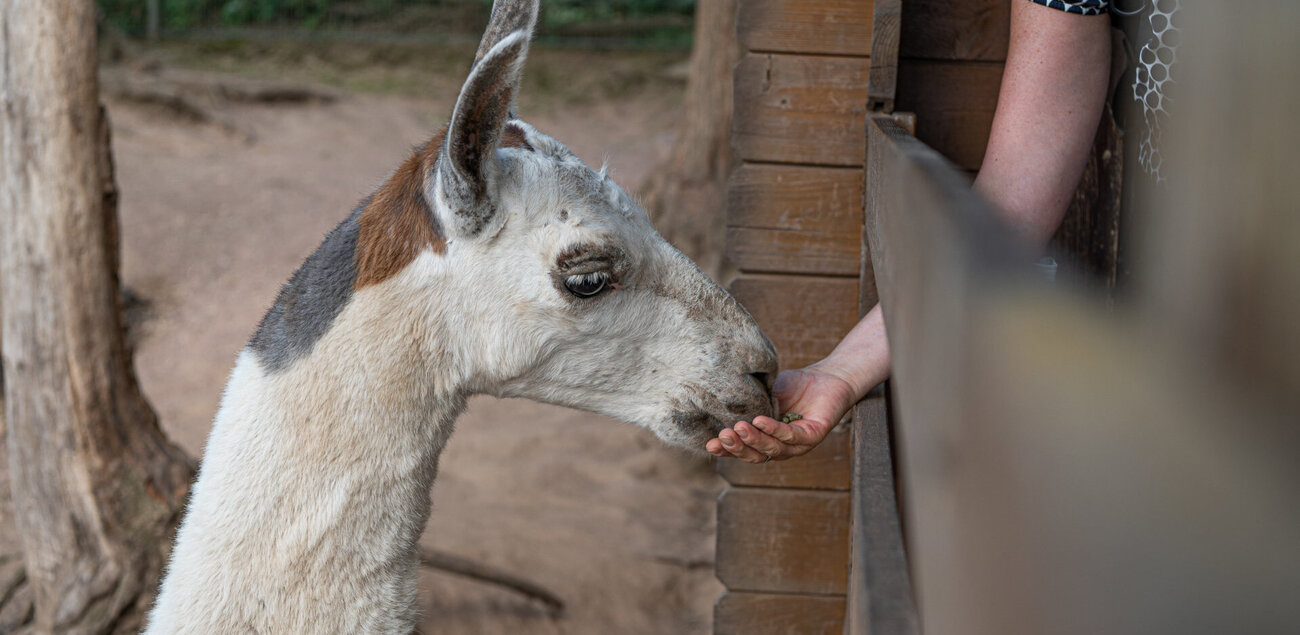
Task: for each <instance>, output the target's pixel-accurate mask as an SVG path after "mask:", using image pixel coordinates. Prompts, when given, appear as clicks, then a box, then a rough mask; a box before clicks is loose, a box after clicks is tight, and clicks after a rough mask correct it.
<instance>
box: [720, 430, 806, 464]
mask: <svg viewBox="0 0 1300 635" xmlns="http://www.w3.org/2000/svg"><path fill="white" fill-rule="evenodd" d="M732 429H733V430H735V431H736V435H737V436H739V437H740V440H741V441H743V442H744V443H745V445H747V446H749V447H751V448H754V449H755V450H758V452H759V454H762V455H763V456H770V457H772V458H774V459H781V458H788V457H789V456H793V455H794V453H791V452H787V450H788V448H786V446H785V445H784V444H782V443H781V442H780V441H778V440H777V439H774V438H772V437H771V436H768V435H767V434H766V433H764V432H763V431H761V430H759V429H758V428H755V427H754V426H753V425H752V424H749V423H746V422H744V421H740V422H738V423H736V425H735V426H733V427H732Z"/></svg>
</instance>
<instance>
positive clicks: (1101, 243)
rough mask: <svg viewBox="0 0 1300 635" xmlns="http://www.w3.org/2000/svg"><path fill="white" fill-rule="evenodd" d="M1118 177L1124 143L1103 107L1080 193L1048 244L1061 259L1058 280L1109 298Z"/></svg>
mask: <svg viewBox="0 0 1300 635" xmlns="http://www.w3.org/2000/svg"><path fill="white" fill-rule="evenodd" d="M1123 171H1124V137H1123V135H1122V134H1121V132H1120V130H1119V127H1118V126H1117V125H1116V123H1115V117H1114V116H1113V115H1112V113H1111V110H1110V106H1109V105H1108V106H1106V109H1105V111H1104V112H1103V113H1102V116H1101V125H1100V126H1098V128H1097V135H1096V137H1095V138H1094V139H1093V144H1092V153H1091V154H1090V155H1089V156H1088V162H1087V163H1086V164H1085V166H1084V170H1083V178H1082V179H1080V180H1079V188H1078V189H1077V190H1075V192H1074V200H1073V201H1071V202H1070V209H1069V210H1068V211H1067V212H1066V214H1065V218H1064V219H1062V221H1061V226H1060V227H1059V228H1058V229H1057V230H1056V234H1055V235H1054V236H1052V243H1051V251H1052V253H1054V254H1056V255H1057V256H1064V258H1062V259H1061V262H1060V267H1061V277H1062V278H1063V279H1064V278H1067V277H1068V278H1069V279H1071V280H1086V281H1089V282H1093V283H1094V285H1093V286H1098V287H1100V288H1101V289H1103V290H1104V291H1105V292H1107V294H1108V295H1109V293H1110V292H1113V291H1114V289H1115V285H1116V283H1117V282H1118V279H1119V244H1120V240H1119V233H1120V222H1119V221H1120V205H1121V203H1122V199H1123V190H1122V185H1123Z"/></svg>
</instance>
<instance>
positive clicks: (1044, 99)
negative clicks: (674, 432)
mask: <svg viewBox="0 0 1300 635" xmlns="http://www.w3.org/2000/svg"><path fill="white" fill-rule="evenodd" d="M1109 62H1110V19H1109V18H1108V17H1107V16H1105V15H1099V16H1079V15H1074V14H1068V13H1065V12H1064V11H1058V10H1056V9H1049V8H1047V7H1044V6H1041V5H1038V4H1034V3H1031V2H1028V1H1025V0H1017V1H1016V2H1015V3H1014V4H1013V5H1012V7H1011V45H1010V50H1009V51H1008V52H1007V64H1006V69H1005V70H1004V71H1003V76H1002V88H1001V92H1000V93H999V95H998V108H997V113H996V114H995V115H994V118H993V129H992V131H991V133H990V135H989V145H988V150H987V152H986V153H985V156H984V164H983V167H982V168H981V169H980V173H979V177H978V178H976V180H975V186H974V187H975V190H976V191H978V192H979V193H981V194H983V195H984V197H985V198H986V199H987V200H988V201H989V202H991V203H993V206H994V209H996V210H997V211H998V212H999V213H1000V214H1001V215H1002V217H1003V218H1004V219H1005V220H1006V221H1007V222H1008V223H1009V224H1010V225H1011V227H1012V228H1013V229H1014V230H1015V231H1017V232H1018V233H1019V234H1020V235H1021V236H1023V237H1024V239H1025V240H1026V241H1028V242H1029V243H1030V244H1031V245H1033V246H1035V247H1036V248H1038V249H1040V250H1041V249H1042V248H1043V247H1044V246H1045V245H1046V244H1047V241H1048V240H1050V239H1051V237H1052V234H1053V233H1054V232H1055V231H1056V228H1057V226H1058V225H1060V223H1061V218H1062V217H1063V216H1064V215H1065V211H1066V209H1067V208H1068V205H1069V201H1070V197H1071V195H1072V194H1073V193H1074V190H1075V188H1076V187H1077V185H1078V183H1079V178H1080V177H1081V176H1082V173H1083V165H1084V160H1085V159H1086V158H1087V155H1088V149H1089V147H1090V146H1091V144H1092V139H1093V136H1094V135H1095V134H1096V131H1097V122H1098V121H1099V120H1100V118H1101V110H1102V105H1103V103H1104V100H1105V97H1106V83H1107V79H1108V77H1109V73H1110V63H1109ZM889 365H890V362H889V344H888V341H887V339H886V337H885V322H884V319H883V316H882V314H881V311H880V305H876V306H875V307H873V308H872V309H871V311H869V312H868V313H867V315H866V316H865V317H863V318H862V320H861V321H860V322H858V324H857V326H854V327H853V330H851V331H849V333H848V335H846V336H845V337H844V339H843V340H842V341H841V342H840V343H839V345H838V346H836V347H835V350H834V351H832V352H831V354H830V355H828V356H826V358H825V359H823V360H821V361H819V362H817V363H815V364H812V365H810V366H807V367H805V368H800V369H797V370H787V371H784V372H782V373H781V375H780V376H779V377H777V380H776V385H775V387H774V389H773V392H774V393H775V394H776V398H777V402H778V404H779V406H780V411H781V412H783V413H784V412H795V413H798V414H800V415H803V418H802V419H800V420H798V421H793V422H791V423H782V422H780V421H778V420H776V419H771V418H768V417H757V418H755V419H754V421H753V422H752V423H750V422H746V421H740V422H737V423H736V424H735V425H734V426H732V427H731V428H728V429H725V430H723V431H722V432H720V433H719V434H718V436H717V437H716V438H714V439H710V440H709V441H708V443H706V444H705V449H706V450H708V452H709V453H710V454H713V455H714V456H717V457H733V458H737V459H740V460H742V461H748V462H750V463H764V462H767V461H768V460H776V461H783V460H785V459H789V458H793V457H796V456H800V455H802V454H806V453H807V452H808V451H809V450H812V449H813V448H814V447H816V446H817V444H818V443H821V441H822V439H824V438H826V434H827V433H828V432H830V430H831V428H833V427H835V424H836V423H838V422H839V421H840V419H842V418H843V417H844V415H845V414H846V413H848V411H849V408H851V407H853V404H855V403H857V402H858V400H860V399H862V397H863V396H864V395H866V394H867V391H869V390H871V388H873V387H875V386H876V385H877V384H879V383H880V382H882V381H884V380H885V379H886V378H887V377H888V376H889Z"/></svg>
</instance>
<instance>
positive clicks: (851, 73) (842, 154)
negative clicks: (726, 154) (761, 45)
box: [731, 53, 867, 167]
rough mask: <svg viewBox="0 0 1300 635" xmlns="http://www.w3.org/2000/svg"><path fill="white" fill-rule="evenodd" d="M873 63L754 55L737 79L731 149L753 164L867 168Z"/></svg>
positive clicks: (742, 64)
mask: <svg viewBox="0 0 1300 635" xmlns="http://www.w3.org/2000/svg"><path fill="white" fill-rule="evenodd" d="M866 101H867V60H865V59H863V58H849V57H826V56H806V55H779V54H772V53H750V54H747V55H745V56H744V57H743V58H741V60H740V64H738V65H737V66H736V73H735V104H736V105H735V116H734V117H732V126H731V141H732V145H733V146H734V147H735V149H736V152H737V154H738V155H739V156H740V158H742V159H745V160H748V161H763V162H776V163H804V164H809V165H844V166H855V167H861V165H862V159H863V151H862V130H863V123H862V121H863V117H864V116H865V115H866Z"/></svg>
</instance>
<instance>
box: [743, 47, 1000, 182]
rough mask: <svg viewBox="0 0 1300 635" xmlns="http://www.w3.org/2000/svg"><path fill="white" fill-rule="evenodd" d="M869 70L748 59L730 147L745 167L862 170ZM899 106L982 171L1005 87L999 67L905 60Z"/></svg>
mask: <svg viewBox="0 0 1300 635" xmlns="http://www.w3.org/2000/svg"><path fill="white" fill-rule="evenodd" d="M866 73H867V68H866V64H865V62H864V61H863V60H861V59H854V58H840V57H816V56H802V55H776V54H750V55H746V56H745V57H744V58H743V59H742V60H741V62H740V64H739V65H738V66H737V67H736V80H735V81H736V115H735V117H734V119H733V121H732V143H733V145H734V146H735V149H736V152H737V153H738V154H739V155H740V157H741V158H742V159H744V160H746V161H756V162H764V163H803V164H809V165H820V166H849V167H861V166H862V163H863V160H864V153H863V145H862V139H863V138H864V135H865V130H864V123H863V121H864V118H865V113H866V107H865V102H866V98H867V97H866V95H867V93H866ZM898 73H899V78H898V99H897V108H898V109H899V110H900V111H909V112H914V113H916V116H917V120H918V123H917V130H916V134H917V136H918V137H919V138H920V139H921V140H922V141H925V142H926V143H927V144H929V145H931V146H932V147H934V148H935V149H936V150H938V151H939V152H941V153H942V154H944V155H945V156H947V157H948V158H949V159H951V160H952V161H953V162H954V163H956V164H957V165H958V166H959V167H962V168H964V169H972V170H973V169H978V168H979V166H980V163H981V162H982V161H983V158H984V148H985V146H986V145H987V144H988V135H989V129H990V128H991V127H992V125H993V111H994V109H995V108H996V107H997V100H998V90H999V88H1000V87H1001V83H1002V66H1001V64H997V63H978V64H969V63H961V62H932V61H916V60H904V61H902V62H901V63H900V64H899V71H898Z"/></svg>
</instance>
